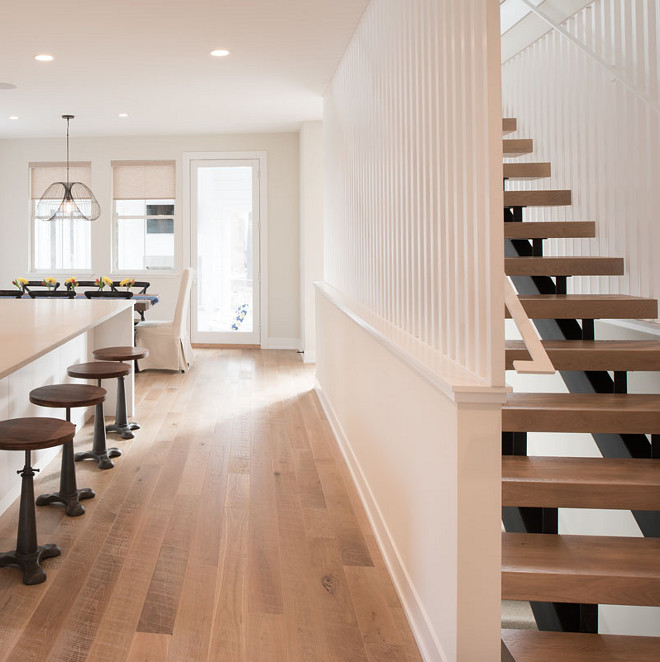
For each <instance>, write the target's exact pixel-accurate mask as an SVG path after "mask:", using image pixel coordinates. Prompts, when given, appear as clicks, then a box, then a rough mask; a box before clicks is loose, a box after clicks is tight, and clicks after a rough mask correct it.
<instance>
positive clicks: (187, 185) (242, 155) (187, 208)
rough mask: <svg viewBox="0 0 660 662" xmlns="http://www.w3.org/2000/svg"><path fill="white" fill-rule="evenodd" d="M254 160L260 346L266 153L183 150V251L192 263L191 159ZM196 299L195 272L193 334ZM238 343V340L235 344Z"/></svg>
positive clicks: (264, 314) (264, 311)
mask: <svg viewBox="0 0 660 662" xmlns="http://www.w3.org/2000/svg"><path fill="white" fill-rule="evenodd" d="M247 159H250V160H253V161H254V160H256V161H258V162H259V180H258V181H259V227H258V230H259V247H258V248H259V250H258V254H259V264H258V265H257V266H258V272H257V281H258V284H259V317H260V320H259V335H258V337H259V345H260V346H263V345H264V342H265V341H266V339H267V338H268V213H267V211H268V170H267V167H268V159H267V152H265V151H259V152H184V153H183V213H184V219H183V220H184V227H185V228H187V231H186V232H184V237H183V240H184V251H183V254H184V255H185V256H186V261H187V263H188V265H189V266H192V264H193V252H194V244H193V241H195V240H196V237H195V238H193V231H196V227H197V224H196V223H195V222H194V220H193V217H192V204H193V199H192V176H193V172H192V162H193V161H222V160H226V161H232V160H247ZM196 301H197V274H195V279H194V280H193V296H191V297H190V306H191V311H190V315H188V324H189V326H190V328H189V332H190V336H191V337H192V333H193V328H192V324H193V321H192V320H193V314H192V306H193V303H194V302H196ZM237 344H238V343H237Z"/></svg>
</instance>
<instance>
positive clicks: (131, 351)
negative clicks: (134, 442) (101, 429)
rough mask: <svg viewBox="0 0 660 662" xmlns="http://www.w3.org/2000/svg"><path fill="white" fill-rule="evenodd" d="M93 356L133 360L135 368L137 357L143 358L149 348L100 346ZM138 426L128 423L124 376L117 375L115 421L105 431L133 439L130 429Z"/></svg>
mask: <svg viewBox="0 0 660 662" xmlns="http://www.w3.org/2000/svg"><path fill="white" fill-rule="evenodd" d="M93 354H94V358H95V359H98V360H100V361H119V362H120V363H123V362H124V361H133V362H134V363H135V366H136V368H137V362H138V360H139V359H144V358H146V357H147V356H149V350H148V349H147V348H146V347H130V346H120V347H101V348H99V349H95V350H94V352H93ZM139 429H140V426H139V425H138V424H137V423H129V422H128V418H127V416H126V386H125V383H124V376H123V375H122V376H119V377H117V407H116V409H115V422H114V423H113V424H112V425H107V426H106V428H105V431H106V432H116V433H117V434H119V435H121V438H122V439H133V438H134V437H135V435H134V434H133V432H132V430H139Z"/></svg>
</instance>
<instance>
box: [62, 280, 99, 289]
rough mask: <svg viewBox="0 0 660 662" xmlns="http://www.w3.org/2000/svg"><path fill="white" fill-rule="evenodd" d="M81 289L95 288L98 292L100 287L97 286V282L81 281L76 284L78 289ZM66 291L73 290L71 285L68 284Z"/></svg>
mask: <svg viewBox="0 0 660 662" xmlns="http://www.w3.org/2000/svg"><path fill="white" fill-rule="evenodd" d="M81 287H93V288H94V289H96V290H98V288H99V286H98V285H97V284H96V281H94V280H79V281H77V282H76V288H78V289H80V288H81ZM66 289H67V290H71V289H73V288H72V287H71V284H70V283H66Z"/></svg>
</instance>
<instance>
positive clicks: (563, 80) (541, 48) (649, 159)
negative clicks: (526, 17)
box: [502, 0, 660, 298]
mask: <svg viewBox="0 0 660 662" xmlns="http://www.w3.org/2000/svg"><path fill="white" fill-rule="evenodd" d="M659 21H660V0H648V1H644V2H642V1H641V0H640V1H638V2H630V0H596V1H595V2H592V3H590V4H589V6H587V7H586V8H584V9H583V10H581V11H580V12H578V13H577V14H576V15H575V16H574V17H573V18H571V19H569V20H568V21H565V22H564V23H563V24H562V25H561V26H560V27H561V28H562V29H563V30H566V31H567V33H568V34H569V35H570V36H571V37H573V38H574V39H575V40H576V41H577V42H578V43H577V44H576V43H574V42H573V41H571V40H570V39H569V38H567V37H566V36H564V35H562V34H561V33H560V32H558V31H556V30H553V31H551V32H549V33H548V34H547V35H545V36H544V37H542V38H541V39H539V40H538V41H536V42H535V43H534V44H532V45H531V46H529V47H528V48H526V49H524V50H523V51H521V52H520V53H519V54H518V55H516V56H515V57H513V58H512V59H510V60H509V61H508V62H506V63H505V64H504V65H503V67H502V90H503V101H504V113H505V115H507V116H510V117H517V118H518V126H519V130H518V133H517V134H516V136H517V137H526V138H533V139H534V148H535V149H534V154H533V155H531V156H529V157H525V159H523V160H527V161H539V160H541V161H551V162H552V172H553V176H552V178H551V180H549V181H545V180H541V181H539V182H537V183H534V182H524V183H522V184H520V185H519V186H520V187H521V188H570V189H571V190H572V192H573V205H572V206H571V207H569V208H567V209H563V208H556V209H554V210H548V209H541V210H539V211H537V212H535V211H533V210H528V212H529V213H528V214H527V216H526V217H527V218H529V219H530V220H555V219H557V220H561V219H565V218H568V219H577V220H594V221H596V222H597V226H596V234H597V236H596V238H595V239H591V240H589V239H568V240H553V241H552V242H549V244H550V247H551V250H552V252H553V254H563V253H566V254H573V255H593V254H599V255H603V256H613V257H623V258H625V269H626V274H625V276H623V277H609V278H582V279H580V278H571V279H569V288H573V289H574V290H575V291H588V292H592V293H599V292H600V293H613V294H615V293H625V294H633V295H641V296H650V297H654V298H658V297H660V266H659V264H660V263H659V262H658V260H657V259H656V256H655V251H656V250H657V247H658V246H660V224H659V223H658V220H657V216H658V208H659V207H660V188H659V187H658V185H657V178H658V172H659V171H660V67H659V66H658V36H659V35H658V26H659ZM580 45H581V46H582V47H580ZM587 51H588V52H587ZM588 53H592V54H593V55H594V56H595V57H596V58H599V59H600V60H602V61H603V62H604V64H605V65H607V66H603V64H602V63H601V62H599V61H597V60H596V59H594V57H591V56H590V55H589V54H588ZM610 67H612V68H610ZM511 188H515V186H511Z"/></svg>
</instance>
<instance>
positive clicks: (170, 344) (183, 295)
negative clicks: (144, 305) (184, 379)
mask: <svg viewBox="0 0 660 662" xmlns="http://www.w3.org/2000/svg"><path fill="white" fill-rule="evenodd" d="M193 274H194V271H193V270H192V269H184V271H183V275H182V277H181V285H180V286H179V295H178V298H177V302H176V310H175V311H174V319H173V320H172V321H171V322H159V321H153V322H150V321H147V322H140V323H139V324H138V325H137V327H136V335H135V344H136V345H137V346H138V347H146V348H147V349H148V350H149V356H148V357H147V358H146V359H141V360H140V361H139V366H140V370H149V369H151V368H156V369H159V368H160V369H162V370H181V371H182V372H185V371H186V370H188V368H189V367H190V366H191V365H192V362H193V351H192V347H191V345H190V336H189V335H188V324H187V322H188V309H189V303H190V289H191V287H192V281H193Z"/></svg>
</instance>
